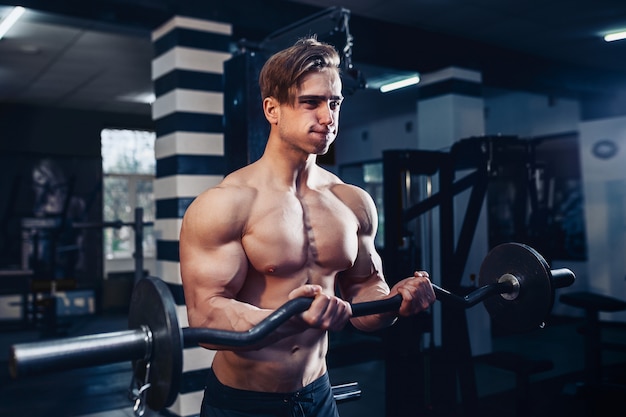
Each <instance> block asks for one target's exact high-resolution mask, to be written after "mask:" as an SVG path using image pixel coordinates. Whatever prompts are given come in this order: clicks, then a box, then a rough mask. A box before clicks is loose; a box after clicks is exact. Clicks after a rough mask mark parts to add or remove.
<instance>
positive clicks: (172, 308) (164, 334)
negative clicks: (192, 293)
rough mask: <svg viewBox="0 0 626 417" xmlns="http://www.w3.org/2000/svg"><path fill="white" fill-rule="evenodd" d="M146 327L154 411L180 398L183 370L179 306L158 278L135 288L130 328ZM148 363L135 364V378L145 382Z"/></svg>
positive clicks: (150, 399)
mask: <svg viewBox="0 0 626 417" xmlns="http://www.w3.org/2000/svg"><path fill="white" fill-rule="evenodd" d="M141 326H147V327H148V328H149V329H150V331H151V332H152V352H150V358H149V362H150V369H149V371H148V383H150V388H149V389H148V391H147V394H146V403H147V405H148V407H150V408H151V409H152V410H162V409H164V408H165V407H168V406H170V405H172V403H173V402H174V400H175V399H176V396H177V395H178V391H179V387H180V379H181V374H182V370H183V354H182V351H183V332H182V329H181V328H180V326H179V325H178V318H177V316H176V303H175V301H174V297H172V293H171V292H170V289H169V288H168V286H167V284H166V283H165V282H163V281H162V280H160V279H159V278H154V277H146V278H143V279H141V280H140V281H138V282H137V284H136V285H135V288H134V289H133V295H132V298H131V302H130V309H129V314H128V327H129V328H130V329H138V328H140V327H141ZM145 364H146V362H145V360H143V359H142V360H137V361H133V369H134V372H135V378H137V379H138V380H140V381H143V380H144V379H145Z"/></svg>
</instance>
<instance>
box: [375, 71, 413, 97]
mask: <svg viewBox="0 0 626 417" xmlns="http://www.w3.org/2000/svg"><path fill="white" fill-rule="evenodd" d="M419 82H420V77H419V75H417V74H414V75H411V76H409V77H405V78H401V79H397V80H395V81H392V82H390V83H387V84H383V85H381V86H380V92H381V93H388V92H389V91H393V90H398V89H400V88H405V87H410V86H412V85H415V84H417V83H419Z"/></svg>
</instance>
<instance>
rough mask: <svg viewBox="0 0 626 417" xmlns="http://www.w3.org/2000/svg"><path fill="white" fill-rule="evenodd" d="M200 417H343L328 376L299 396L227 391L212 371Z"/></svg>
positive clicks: (229, 388) (237, 390)
mask: <svg viewBox="0 0 626 417" xmlns="http://www.w3.org/2000/svg"><path fill="white" fill-rule="evenodd" d="M200 417H339V412H338V411H337V404H336V403H335V399H334V398H333V393H332V389H331V385H330V380H329V379H328V374H324V375H322V376H321V377H320V378H318V379H316V380H315V381H313V382H312V383H310V384H309V385H307V386H306V387H304V388H302V389H301V390H299V391H296V392H290V393H274V392H271V393H270V392H256V391H245V390H239V389H235V388H231V387H227V386H226V385H223V384H222V383H221V382H220V381H219V380H218V379H217V377H216V376H215V374H214V373H213V370H212V369H209V376H208V378H207V386H206V389H205V390H204V398H203V400H202V409H201V411H200Z"/></svg>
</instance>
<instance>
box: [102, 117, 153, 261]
mask: <svg viewBox="0 0 626 417" xmlns="http://www.w3.org/2000/svg"><path fill="white" fill-rule="evenodd" d="M155 137H156V135H155V134H154V132H150V131H142V130H127V129H104V130H102V132H101V141H102V173H103V184H102V201H103V221H104V222H116V221H121V222H123V223H130V222H134V221H135V209H136V208H137V207H141V208H143V221H144V222H154V217H155V216H154V214H155V213H154V212H155V207H154V192H153V183H154V175H155V167H156V160H155V156H154V141H155ZM143 232H144V238H143V255H144V256H145V257H154V256H155V253H156V244H155V238H154V228H153V227H152V226H151V225H146V226H145V227H144V229H143ZM103 236H104V254H105V257H106V259H107V260H113V259H127V258H132V257H133V254H134V251H135V248H134V245H135V243H134V242H135V240H134V230H133V228H132V227H131V226H123V227H120V228H112V227H107V228H105V229H104V230H103Z"/></svg>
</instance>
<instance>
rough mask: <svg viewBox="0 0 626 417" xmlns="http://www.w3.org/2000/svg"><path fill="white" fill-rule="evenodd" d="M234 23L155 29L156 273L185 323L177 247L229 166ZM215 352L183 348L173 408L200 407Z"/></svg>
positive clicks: (193, 22)
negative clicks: (188, 214) (227, 79)
mask: <svg viewBox="0 0 626 417" xmlns="http://www.w3.org/2000/svg"><path fill="white" fill-rule="evenodd" d="M231 30H232V29H231V25H230V24H225V23H217V22H212V21H207V20H199V19H193V18H188V17H181V16H175V17H173V18H172V19H170V20H169V21H168V22H166V23H165V24H163V25H162V26H161V27H159V28H157V29H156V30H155V31H154V32H153V33H152V42H153V46H154V59H153V61H152V80H153V83H154V90H155V96H156V100H155V102H154V104H153V106H152V117H153V120H154V123H155V129H156V136H157V140H156V144H155V154H156V161H157V162H156V165H157V169H156V180H155V183H154V195H155V200H156V222H155V233H156V236H157V273H156V275H157V276H158V277H159V278H162V279H163V280H164V281H165V282H167V283H168V285H169V287H170V289H171V290H172V294H173V295H174V299H175V300H176V304H177V307H178V308H177V316H178V320H179V323H180V326H181V327H186V326H188V321H187V311H186V308H185V303H184V296H183V290H182V281H181V277H180V261H179V255H178V239H179V233H180V227H181V223H182V217H183V214H184V213H185V210H186V209H187V207H188V206H189V204H190V203H191V202H192V201H193V199H194V198H195V197H196V196H198V195H199V194H200V193H202V192H203V191H204V190H206V189H207V188H210V187H212V186H214V185H216V184H217V183H218V182H220V181H221V180H222V178H223V177H224V174H225V165H226V164H225V157H224V133H223V132H224V128H223V121H222V120H223V114H224V104H223V80H222V77H223V68H224V62H225V61H226V60H228V59H229V58H230V57H231V54H230V52H229V50H230V43H231ZM213 353H214V352H211V351H208V350H206V349H202V348H189V349H185V350H184V351H183V375H182V382H181V389H180V392H179V395H178V397H177V399H176V401H175V403H174V404H173V405H172V406H171V407H170V408H169V409H168V410H167V413H169V414H170V415H175V416H191V415H197V414H198V413H199V411H200V404H201V400H202V391H203V389H204V375H205V373H206V372H205V371H206V370H207V369H208V368H209V367H210V366H211V363H212V360H213Z"/></svg>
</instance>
